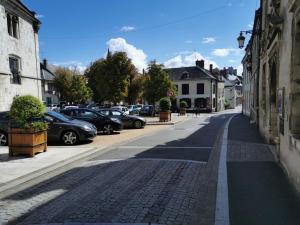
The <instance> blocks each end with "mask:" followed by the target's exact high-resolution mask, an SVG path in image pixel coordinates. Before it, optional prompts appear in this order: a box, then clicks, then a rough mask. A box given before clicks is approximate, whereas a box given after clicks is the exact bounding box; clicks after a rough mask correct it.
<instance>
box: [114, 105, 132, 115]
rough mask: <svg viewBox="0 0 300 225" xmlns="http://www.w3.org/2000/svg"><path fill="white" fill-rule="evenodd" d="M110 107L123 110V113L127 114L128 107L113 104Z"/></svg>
mask: <svg viewBox="0 0 300 225" xmlns="http://www.w3.org/2000/svg"><path fill="white" fill-rule="evenodd" d="M111 108H112V109H117V110H120V111H122V112H124V113H125V114H127V115H129V109H128V108H127V107H125V106H113V107H111Z"/></svg>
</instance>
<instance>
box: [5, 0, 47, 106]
mask: <svg viewBox="0 0 300 225" xmlns="http://www.w3.org/2000/svg"><path fill="white" fill-rule="evenodd" d="M39 26H40V22H39V21H38V20H37V19H36V18H35V13H33V12H32V11H30V10H29V9H28V8H27V7H26V6H24V5H23V4H22V3H21V1H19V0H9V1H7V0H0V111H6V110H9V108H10V105H11V103H12V101H13V98H14V97H15V96H19V95H25V94H31V95H34V96H36V97H38V98H40V99H42V91H41V80H40V63H39V62H40V60H39V41H38V30H39Z"/></svg>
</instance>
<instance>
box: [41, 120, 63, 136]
mask: <svg viewBox="0 0 300 225" xmlns="http://www.w3.org/2000/svg"><path fill="white" fill-rule="evenodd" d="M44 119H45V120H46V121H47V123H48V130H47V133H48V134H47V136H48V137H47V138H48V140H49V141H59V139H60V133H61V130H62V127H61V126H60V124H59V121H58V120H57V119H56V118H54V117H52V116H50V115H45V116H44Z"/></svg>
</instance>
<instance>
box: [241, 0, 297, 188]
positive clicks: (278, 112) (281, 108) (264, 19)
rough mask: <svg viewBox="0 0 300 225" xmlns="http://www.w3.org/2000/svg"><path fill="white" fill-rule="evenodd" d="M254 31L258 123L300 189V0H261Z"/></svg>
mask: <svg viewBox="0 0 300 225" xmlns="http://www.w3.org/2000/svg"><path fill="white" fill-rule="evenodd" d="M254 31H255V32H254V34H257V33H259V34H260V36H259V38H260V47H259V50H260V54H259V55H258V56H257V57H256V60H257V61H259V76H258V78H259V89H258V90H254V91H255V93H256V94H257V95H258V102H259V104H258V106H259V109H258V111H257V113H258V115H257V125H258V127H259V129H260V132H261V133H262V134H263V135H264V137H265V138H266V140H267V141H268V142H269V143H271V144H274V146H275V149H276V150H275V154H276V155H277V158H278V160H279V162H280V163H281V165H282V166H283V167H284V168H285V170H286V172H287V174H288V176H289V177H290V179H291V181H292V182H293V183H294V184H295V186H296V187H297V188H298V190H299V191H300V167H299V165H300V82H299V81H300V1H299V0H262V1H261V25H260V29H257V28H256V27H255V28H254ZM251 53H252V54H253V50H252V51H251ZM252 58H253V56H252ZM244 72H245V71H244ZM252 74H253V72H252ZM252 74H251V75H252Z"/></svg>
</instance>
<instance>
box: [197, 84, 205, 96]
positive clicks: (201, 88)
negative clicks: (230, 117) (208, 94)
mask: <svg viewBox="0 0 300 225" xmlns="http://www.w3.org/2000/svg"><path fill="white" fill-rule="evenodd" d="M197 94H198V95H201V94H204V84H202V83H200V84H197Z"/></svg>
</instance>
